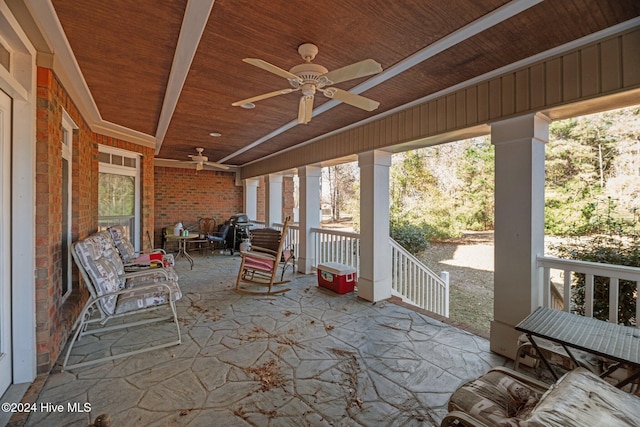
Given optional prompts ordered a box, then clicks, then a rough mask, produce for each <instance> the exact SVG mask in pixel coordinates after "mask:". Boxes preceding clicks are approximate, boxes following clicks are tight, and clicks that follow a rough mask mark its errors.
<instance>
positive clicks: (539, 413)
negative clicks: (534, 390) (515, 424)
mask: <svg viewBox="0 0 640 427" xmlns="http://www.w3.org/2000/svg"><path fill="white" fill-rule="evenodd" d="M527 422H528V424H527V425H528V426H562V427H583V426H639V425H640V398H639V397H638V396H634V395H632V394H630V393H627V392H625V391H622V390H620V389H618V388H615V387H614V386H612V385H611V384H609V383H607V382H606V381H604V380H603V379H601V378H600V377H598V376H597V375H595V374H594V373H592V372H590V371H588V370H587V369H585V368H577V369H574V370H573V371H570V372H568V373H567V374H565V375H564V376H563V377H562V378H560V379H559V380H558V382H557V383H555V384H554V385H552V386H551V388H550V389H549V391H547V392H546V393H545V394H544V396H543V397H542V398H541V399H540V402H539V403H538V405H537V406H536V407H535V409H534V410H533V412H532V413H531V416H530V417H529V418H528V420H527Z"/></svg>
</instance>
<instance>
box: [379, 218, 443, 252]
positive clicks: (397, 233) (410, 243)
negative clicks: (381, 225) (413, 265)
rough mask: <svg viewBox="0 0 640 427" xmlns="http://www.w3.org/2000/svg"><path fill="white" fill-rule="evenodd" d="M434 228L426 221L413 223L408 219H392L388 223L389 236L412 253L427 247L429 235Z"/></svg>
mask: <svg viewBox="0 0 640 427" xmlns="http://www.w3.org/2000/svg"><path fill="white" fill-rule="evenodd" d="M433 231H434V230H433V229H432V227H431V226H430V225H429V224H427V223H426V222H422V223H420V224H414V223H411V222H409V221H406V220H404V221H401V220H400V221H392V222H391V224H390V234H391V238H392V239H393V240H395V241H396V242H398V243H399V244H400V246H402V247H403V248H405V249H406V250H408V251H409V252H410V253H412V254H413V255H417V254H419V253H420V252H422V251H424V250H426V249H427V248H428V247H429V237H430V235H431V233H432V232H433Z"/></svg>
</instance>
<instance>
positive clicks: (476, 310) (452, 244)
mask: <svg viewBox="0 0 640 427" xmlns="http://www.w3.org/2000/svg"><path fill="white" fill-rule="evenodd" d="M419 258H420V259H421V260H422V262H424V263H425V264H426V265H427V266H428V267H429V268H430V269H431V270H433V271H434V272H435V273H438V274H439V273H440V272H442V271H448V272H449V286H450V287H449V289H450V299H449V317H450V318H451V319H452V320H454V321H457V322H462V323H465V324H467V325H470V326H473V327H475V328H476V329H478V330H480V331H484V332H487V333H488V332H489V325H490V322H491V320H492V319H493V232H467V233H465V234H464V235H463V236H462V237H461V238H458V239H451V240H448V241H446V242H442V243H432V244H431V246H430V247H429V249H427V250H426V251H425V252H424V253H423V254H421V256H420V257H419Z"/></svg>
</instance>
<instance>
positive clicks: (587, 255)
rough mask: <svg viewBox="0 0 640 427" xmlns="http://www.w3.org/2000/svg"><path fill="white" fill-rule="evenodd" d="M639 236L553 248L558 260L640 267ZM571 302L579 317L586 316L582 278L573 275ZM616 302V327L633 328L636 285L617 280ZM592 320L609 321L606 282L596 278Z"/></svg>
mask: <svg viewBox="0 0 640 427" xmlns="http://www.w3.org/2000/svg"><path fill="white" fill-rule="evenodd" d="M639 245H640V236H639V235H638V234H633V235H627V236H625V237H621V236H618V235H596V236H592V237H590V238H589V239H588V241H586V242H584V241H583V242H581V243H580V244H579V245H578V244H575V243H574V244H566V245H564V246H562V247H557V246H556V247H554V249H555V250H556V251H557V252H558V253H559V254H560V256H562V257H565V258H570V259H576V260H581V261H590V262H600V263H604V264H616V265H625V266H629V267H640V246H639ZM573 286H574V292H572V302H573V304H574V308H575V311H576V312H577V313H578V314H582V315H584V314H585V275H584V274H578V273H574V275H573ZM619 286H620V291H619V298H618V323H620V324H624V325H629V326H633V325H636V324H637V319H636V318H635V313H636V304H637V288H636V283H635V282H630V281H626V280H620V283H619ZM593 293H594V296H593V299H594V307H593V317H595V318H597V319H600V320H608V319H609V278H606V277H597V276H596V277H595V278H594V288H593Z"/></svg>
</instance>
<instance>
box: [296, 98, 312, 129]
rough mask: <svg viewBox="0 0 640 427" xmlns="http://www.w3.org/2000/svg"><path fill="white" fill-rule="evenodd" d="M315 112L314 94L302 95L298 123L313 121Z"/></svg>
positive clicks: (303, 123) (304, 123)
mask: <svg viewBox="0 0 640 427" xmlns="http://www.w3.org/2000/svg"><path fill="white" fill-rule="evenodd" d="M312 114H313V95H304V96H301V97H300V105H299V106H298V123H299V124H301V125H306V124H307V123H309V122H310V121H311V115H312Z"/></svg>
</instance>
